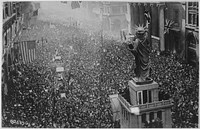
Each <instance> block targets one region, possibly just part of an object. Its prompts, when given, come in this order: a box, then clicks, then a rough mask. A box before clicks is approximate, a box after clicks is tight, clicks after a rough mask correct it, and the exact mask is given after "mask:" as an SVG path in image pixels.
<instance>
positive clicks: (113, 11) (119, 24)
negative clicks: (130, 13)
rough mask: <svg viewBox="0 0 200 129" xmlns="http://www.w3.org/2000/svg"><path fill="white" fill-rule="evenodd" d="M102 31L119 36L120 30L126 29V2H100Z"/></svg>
mask: <svg viewBox="0 0 200 129" xmlns="http://www.w3.org/2000/svg"><path fill="white" fill-rule="evenodd" d="M102 6H103V7H102V10H103V12H102V13H103V25H104V26H103V29H104V30H106V31H109V32H112V33H116V34H118V35H119V34H120V30H122V29H128V22H127V19H126V14H127V2H108V1H105V2H102Z"/></svg>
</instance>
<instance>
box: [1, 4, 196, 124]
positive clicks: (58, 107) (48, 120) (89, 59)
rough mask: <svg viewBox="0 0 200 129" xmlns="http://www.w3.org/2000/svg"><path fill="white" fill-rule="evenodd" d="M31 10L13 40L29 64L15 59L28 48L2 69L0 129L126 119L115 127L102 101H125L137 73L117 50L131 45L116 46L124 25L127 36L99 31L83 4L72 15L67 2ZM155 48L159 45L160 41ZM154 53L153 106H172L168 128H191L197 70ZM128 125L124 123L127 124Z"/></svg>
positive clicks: (98, 21) (130, 58) (99, 23)
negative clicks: (155, 86)
mask: <svg viewBox="0 0 200 129" xmlns="http://www.w3.org/2000/svg"><path fill="white" fill-rule="evenodd" d="M39 3H40V8H39V9H38V14H37V15H35V16H31V18H30V20H28V21H27V24H28V26H27V27H25V28H24V29H22V30H21V34H20V35H19V36H18V37H16V38H15V39H14V40H15V41H14V40H13V42H17V43H21V42H26V43H29V42H28V41H34V43H35V48H34V50H35V53H34V52H33V53H34V55H35V56H33V55H31V54H30V53H29V55H28V56H27V55H26V53H25V50H24V51H23V49H30V48H31V47H34V45H32V46H31V47H30V46H28V45H27V46H26V48H25V47H24V48H23V47H22V46H20V45H17V48H18V50H17V52H16V53H17V54H14V55H15V57H11V60H12V63H10V65H9V63H7V64H6V66H7V65H8V67H5V66H4V65H2V67H3V68H2V69H4V70H2V71H3V72H4V74H2V76H3V78H4V79H2V80H4V81H5V82H4V83H5V84H4V83H3V84H2V105H3V106H2V127H11V128H13V127H16V128H17V127H20V128H22V127H23V128H115V127H117V128H119V127H120V124H121V123H122V121H126V119H125V118H126V117H127V116H128V113H127V116H124V117H123V116H122V115H121V117H123V119H117V117H115V116H116V114H115V112H114V111H113V107H112V106H113V105H112V103H111V99H110V98H109V96H110V95H115V94H121V95H122V96H123V97H124V98H125V99H127V102H128V101H130V92H129V91H128V89H129V87H128V86H129V81H130V80H131V79H132V78H133V77H135V76H136V72H135V70H134V69H135V68H136V65H137V64H136V63H135V60H136V59H135V56H134V55H133V54H132V51H129V50H128V49H127V46H126V45H125V44H127V42H131V39H130V40H129V39H128V38H127V39H125V41H122V40H120V39H122V37H121V35H120V34H121V30H123V29H124V28H123V27H124V26H126V25H127V27H126V30H128V24H126V23H127V22H125V23H124V22H121V25H120V26H121V28H120V29H118V26H115V25H116V24H117V23H116V24H115V23H112V25H114V27H111V25H110V27H109V28H110V29H111V30H106V29H105V28H108V27H105V26H106V25H105V24H104V23H105V22H103V20H102V15H100V14H95V13H94V12H93V11H92V9H88V8H89V7H90V5H89V4H88V5H87V4H86V5H87V6H86V7H88V8H86V7H83V6H84V2H82V3H80V5H81V7H76V8H75V9H72V8H73V6H72V5H71V2H67V3H62V2H60V1H59V2H58V1H50V2H47V1H45V2H39ZM86 3H87V2H86ZM126 4H127V3H126ZM126 4H125V5H126ZM100 5H101V4H100ZM100 5H99V4H97V5H91V6H95V7H99V8H100ZM106 7H107V5H106ZM33 10H34V8H33ZM88 10H89V11H88ZM116 12H117V11H116ZM119 14H120V13H119ZM110 16H112V15H110ZM124 19H125V18H124ZM132 28H133V27H132ZM112 29H113V30H112ZM163 32H164V31H163ZM127 35H128V34H127ZM129 35H130V34H129ZM127 37H128V36H127ZM154 41H155V39H152V42H153V43H152V44H153V45H152V46H153V47H154ZM159 41H160V42H161V43H162V39H161V38H160V39H159ZM31 43H32V42H30V44H31ZM161 43H160V46H159V47H162V44H161ZM10 46H12V45H10ZM10 46H9V47H10ZM13 46H14V45H13ZM5 49H6V48H5ZM21 49H22V50H21ZM161 49H162V48H160V51H158V50H156V49H154V48H152V49H151V51H150V54H149V60H150V61H149V64H150V65H149V66H150V74H149V76H150V77H151V78H152V79H153V80H154V81H155V82H157V83H158V86H159V88H158V89H159V93H158V94H159V101H164V100H168V99H170V100H171V101H172V107H171V109H170V114H169V115H168V116H170V118H171V120H172V122H171V125H170V126H171V127H173V128H175V127H179V128H180V127H181V128H184V127H187V128H197V127H198V108H199V102H198V101H199V82H198V81H199V76H198V75H199V70H198V68H197V67H196V66H193V65H190V63H186V62H184V61H182V60H181V59H180V57H181V56H179V55H178V54H177V53H178V50H179V49H177V53H173V52H169V51H161ZM166 49H167V47H166ZM6 50H7V49H6ZM173 50H174V49H173ZM6 52H7V51H6ZM8 52H9V51H8ZM14 52H15V51H14ZM17 55H19V56H18V57H17ZM11 56H12V54H11ZM5 57H7V56H5ZM15 58H16V59H15ZM29 58H31V59H29ZM27 60H28V61H27ZM26 61H27V62H28V63H27V62H26ZM4 67H5V68H4ZM4 76H5V77H4ZM127 91H128V92H127ZM126 93H127V94H126ZM149 93H150V92H149ZM143 97H144V96H143ZM152 99H153V97H152ZM135 100H136V99H135ZM149 100H150V99H149ZM144 104H145V103H144ZM131 106H135V105H131ZM163 110H165V109H162V111H163ZM140 116H142V115H141V114H140ZM154 116H159V115H154ZM129 118H131V115H130V117H128V118H127V121H128V119H129ZM145 118H146V117H145ZM150 118H151V117H150ZM153 118H154V119H156V118H155V117H153ZM153 118H152V119H151V120H152V121H153ZM162 118H163V117H162ZM162 118H161V121H164V119H162ZM124 119H125V120H124ZM148 120H150V119H149V118H148ZM147 123H148V122H147ZM142 124H143V126H146V127H157V126H150V125H146V124H145V123H144V122H143V123H142ZM163 126H164V127H165V125H164V122H163ZM163 126H162V127H163Z"/></svg>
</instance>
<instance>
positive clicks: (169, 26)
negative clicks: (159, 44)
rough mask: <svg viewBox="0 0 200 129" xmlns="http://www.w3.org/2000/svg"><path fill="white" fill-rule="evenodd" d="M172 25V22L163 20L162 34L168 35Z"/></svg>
mask: <svg viewBox="0 0 200 129" xmlns="http://www.w3.org/2000/svg"><path fill="white" fill-rule="evenodd" d="M173 24H174V21H172V20H168V19H166V20H165V28H164V34H166V33H169V29H170V28H172V26H173Z"/></svg>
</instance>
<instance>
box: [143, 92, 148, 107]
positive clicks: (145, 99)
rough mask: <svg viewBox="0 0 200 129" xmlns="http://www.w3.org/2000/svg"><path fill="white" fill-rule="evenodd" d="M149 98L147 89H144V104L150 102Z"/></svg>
mask: <svg viewBox="0 0 200 129" xmlns="http://www.w3.org/2000/svg"><path fill="white" fill-rule="evenodd" d="M147 99H148V98H147V90H144V91H143V104H145V103H147V102H148V100H147Z"/></svg>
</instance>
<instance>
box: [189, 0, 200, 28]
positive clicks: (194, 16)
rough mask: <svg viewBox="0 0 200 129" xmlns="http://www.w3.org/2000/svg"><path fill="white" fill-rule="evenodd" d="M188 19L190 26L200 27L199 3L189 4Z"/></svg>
mask: <svg viewBox="0 0 200 129" xmlns="http://www.w3.org/2000/svg"><path fill="white" fill-rule="evenodd" d="M187 8H188V16H187V17H188V19H187V23H188V25H189V26H194V27H197V26H199V24H198V22H199V17H198V15H199V13H198V11H199V9H198V2H188V7H187Z"/></svg>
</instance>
